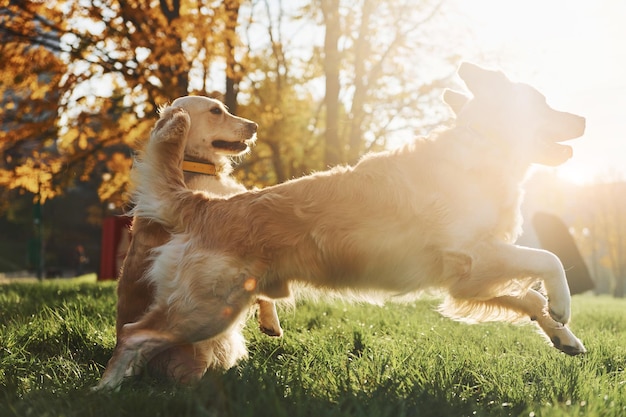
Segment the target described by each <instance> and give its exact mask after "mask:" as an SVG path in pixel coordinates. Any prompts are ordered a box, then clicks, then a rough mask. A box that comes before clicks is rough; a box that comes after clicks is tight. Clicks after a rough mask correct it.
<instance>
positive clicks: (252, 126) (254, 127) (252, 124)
mask: <svg viewBox="0 0 626 417" xmlns="http://www.w3.org/2000/svg"><path fill="white" fill-rule="evenodd" d="M258 129H259V125H258V124H256V123H255V122H248V130H250V131H251V132H252V133H256V132H257V130H258Z"/></svg>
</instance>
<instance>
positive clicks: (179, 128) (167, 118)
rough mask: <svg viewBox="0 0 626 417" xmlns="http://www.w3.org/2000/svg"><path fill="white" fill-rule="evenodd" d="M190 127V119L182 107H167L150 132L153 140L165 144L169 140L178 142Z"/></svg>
mask: <svg viewBox="0 0 626 417" xmlns="http://www.w3.org/2000/svg"><path fill="white" fill-rule="evenodd" d="M190 126H191V117H190V116H189V113H187V111H186V110H185V109H183V108H182V107H168V108H166V109H165V110H163V112H162V113H161V117H160V118H159V120H158V121H157V123H156V125H155V126H154V129H153V130H152V137H153V140H156V141H158V142H167V141H169V140H176V139H178V140H180V138H183V137H186V136H187V131H188V130H189V127H190Z"/></svg>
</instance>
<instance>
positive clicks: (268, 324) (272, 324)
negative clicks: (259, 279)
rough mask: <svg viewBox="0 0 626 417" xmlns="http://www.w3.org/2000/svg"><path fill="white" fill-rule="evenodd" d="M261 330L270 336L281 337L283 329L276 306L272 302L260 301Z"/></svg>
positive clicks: (258, 301) (258, 302)
mask: <svg viewBox="0 0 626 417" xmlns="http://www.w3.org/2000/svg"><path fill="white" fill-rule="evenodd" d="M257 304H258V305H259V329H260V330H261V331H262V332H263V333H265V334H266V335H268V336H274V337H281V336H282V335H283V329H282V328H281V327H280V321H279V319H278V314H277V313H276V305H275V304H274V303H273V302H272V301H267V300H262V299H260V298H259V299H258V300H257Z"/></svg>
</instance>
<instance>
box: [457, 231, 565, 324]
mask: <svg viewBox="0 0 626 417" xmlns="http://www.w3.org/2000/svg"><path fill="white" fill-rule="evenodd" d="M471 256H472V267H471V272H470V274H469V277H467V278H463V277H460V278H458V279H457V280H456V281H455V282H453V283H452V285H451V286H450V288H449V291H450V295H452V296H453V297H455V298H458V299H472V300H486V299H490V298H493V297H498V296H501V295H504V294H507V292H508V291H509V288H510V286H511V284H512V282H513V281H514V280H519V281H529V280H534V279H541V280H543V282H544V285H545V289H546V292H547V294H548V300H549V304H548V308H549V312H550V315H551V316H552V317H553V318H554V320H556V321H557V322H559V323H562V324H567V323H568V322H569V319H570V308H571V307H570V303H571V298H570V293H569V287H568V285H567V279H566V277H565V271H564V269H563V265H561V261H560V260H559V258H557V257H556V255H554V254H552V253H551V252H548V251H545V250H541V249H532V248H526V247H523V246H515V245H510V244H506V243H501V242H488V243H483V244H479V245H477V246H476V247H475V248H474V250H473V251H471ZM529 284H530V282H529V283H528V285H529Z"/></svg>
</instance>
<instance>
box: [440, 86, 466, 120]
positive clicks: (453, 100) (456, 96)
mask: <svg viewBox="0 0 626 417" xmlns="http://www.w3.org/2000/svg"><path fill="white" fill-rule="evenodd" d="M469 99H470V98H469V97H468V96H466V95H465V94H463V93H460V92H458V91H454V90H450V89H448V88H446V89H445V90H444V91H443V101H444V103H446V104H447V105H448V106H450V108H451V109H452V111H453V112H454V114H455V115H457V116H458V115H459V112H460V111H461V109H462V108H463V106H465V104H466V103H467V102H468V101H469Z"/></svg>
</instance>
